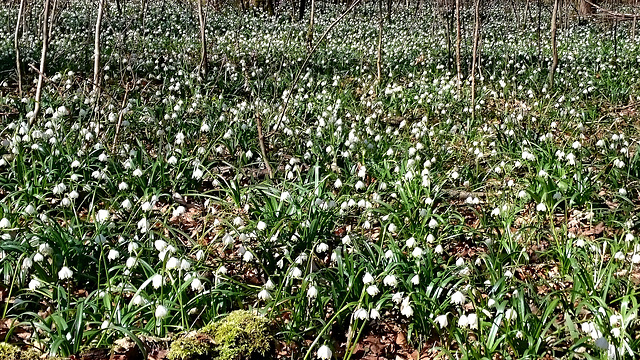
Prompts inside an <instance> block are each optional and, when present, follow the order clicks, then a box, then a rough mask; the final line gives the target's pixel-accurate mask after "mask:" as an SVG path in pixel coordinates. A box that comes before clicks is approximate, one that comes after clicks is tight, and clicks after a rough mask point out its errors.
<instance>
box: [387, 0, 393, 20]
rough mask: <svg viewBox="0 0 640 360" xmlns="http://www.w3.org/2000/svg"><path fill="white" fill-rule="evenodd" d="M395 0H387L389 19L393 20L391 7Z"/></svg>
mask: <svg viewBox="0 0 640 360" xmlns="http://www.w3.org/2000/svg"><path fill="white" fill-rule="evenodd" d="M392 1H393V0H387V21H389V22H390V21H391V7H392V5H393V2H392Z"/></svg>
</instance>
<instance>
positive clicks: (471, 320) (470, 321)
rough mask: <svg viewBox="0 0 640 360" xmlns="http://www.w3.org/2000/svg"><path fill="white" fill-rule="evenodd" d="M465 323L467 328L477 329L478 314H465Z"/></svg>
mask: <svg viewBox="0 0 640 360" xmlns="http://www.w3.org/2000/svg"><path fill="white" fill-rule="evenodd" d="M467 325H468V326H469V329H478V315H477V314H476V313H471V314H469V315H467Z"/></svg>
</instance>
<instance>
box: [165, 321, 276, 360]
mask: <svg viewBox="0 0 640 360" xmlns="http://www.w3.org/2000/svg"><path fill="white" fill-rule="evenodd" d="M272 345H273V335H272V333H271V330H270V324H269V320H267V319H266V318H265V317H263V316H260V315H256V314H253V313H251V312H249V311H245V310H237V311H234V312H232V313H230V314H229V315H227V317H225V318H224V319H222V320H219V321H216V322H213V323H211V324H209V325H207V326H205V327H203V328H202V329H200V330H199V331H195V332H190V333H187V334H185V335H184V336H182V337H180V338H179V339H177V340H176V341H174V342H173V343H172V344H171V349H170V350H169V353H168V354H167V357H168V358H169V360H195V359H205V358H206V359H216V360H238V359H249V358H251V357H252V356H255V355H260V356H265V355H266V354H267V353H268V352H269V351H270V350H271V349H272Z"/></svg>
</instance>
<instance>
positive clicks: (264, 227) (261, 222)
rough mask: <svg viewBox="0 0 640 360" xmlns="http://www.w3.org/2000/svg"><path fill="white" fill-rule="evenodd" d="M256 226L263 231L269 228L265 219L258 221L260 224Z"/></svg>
mask: <svg viewBox="0 0 640 360" xmlns="http://www.w3.org/2000/svg"><path fill="white" fill-rule="evenodd" d="M256 228H257V229H258V230H260V231H263V230H264V229H266V228H267V223H265V222H264V221H258V225H257V226H256Z"/></svg>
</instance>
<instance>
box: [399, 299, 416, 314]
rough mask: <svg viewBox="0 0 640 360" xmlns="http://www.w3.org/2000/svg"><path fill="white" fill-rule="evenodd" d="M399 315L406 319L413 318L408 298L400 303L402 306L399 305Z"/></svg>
mask: <svg viewBox="0 0 640 360" xmlns="http://www.w3.org/2000/svg"><path fill="white" fill-rule="evenodd" d="M400 313H401V314H402V315H404V316H406V317H411V316H413V308H412V307H411V302H410V301H409V298H408V297H407V298H405V299H404V300H403V301H402V305H400Z"/></svg>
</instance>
